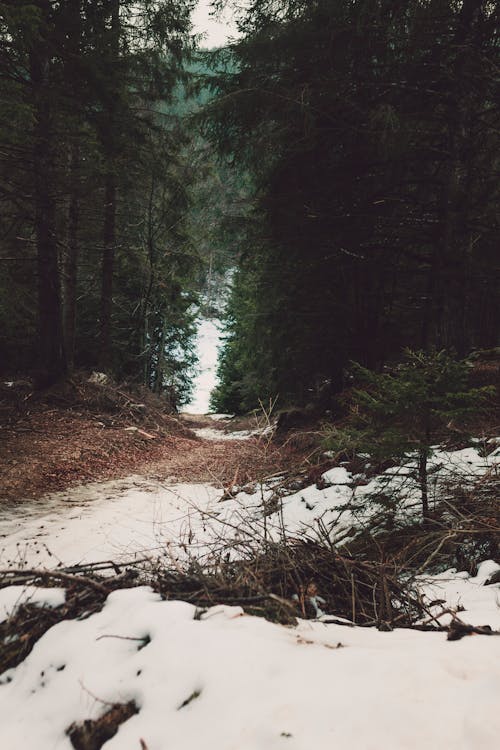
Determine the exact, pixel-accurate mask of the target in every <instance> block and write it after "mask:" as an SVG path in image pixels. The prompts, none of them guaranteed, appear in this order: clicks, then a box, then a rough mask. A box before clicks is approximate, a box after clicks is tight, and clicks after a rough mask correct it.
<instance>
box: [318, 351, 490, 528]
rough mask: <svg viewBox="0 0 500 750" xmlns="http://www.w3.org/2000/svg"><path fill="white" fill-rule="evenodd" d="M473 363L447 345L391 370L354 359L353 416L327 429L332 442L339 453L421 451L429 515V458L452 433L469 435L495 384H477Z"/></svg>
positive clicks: (392, 455)
mask: <svg viewBox="0 0 500 750" xmlns="http://www.w3.org/2000/svg"><path fill="white" fill-rule="evenodd" d="M470 366H471V365H470V363H469V362H467V361H466V360H463V361H458V360H456V359H455V358H454V357H452V356H450V355H449V354H448V353H447V352H445V351H431V352H423V351H417V352H413V351H410V350H406V352H405V353H404V357H403V360H402V362H401V363H400V364H398V365H397V366H396V367H394V368H393V369H392V370H391V371H387V372H382V373H376V372H373V371H371V370H368V369H367V368H366V367H361V366H360V365H358V364H352V365H351V368H350V369H351V373H352V377H353V378H354V379H355V383H356V387H354V388H351V389H349V390H348V391H347V392H346V395H345V399H346V401H348V404H349V416H348V418H347V419H345V420H344V425H343V427H340V428H339V427H337V426H331V427H329V428H327V429H326V433H325V434H326V437H325V445H326V447H327V448H328V449H329V450H334V451H335V452H337V453H339V454H342V453H346V452H347V453H353V454H356V453H360V452H368V453H369V455H370V456H372V457H373V458H375V459H378V460H382V461H386V460H388V459H389V460H392V461H400V460H401V459H402V458H403V457H404V456H405V455H406V456H407V457H408V456H410V455H412V454H413V455H416V456H417V457H418V463H417V465H418V468H417V472H418V478H419V486H420V494H421V498H422V510H423V515H424V517H427V516H428V515H429V501H428V468H427V464H428V459H429V457H430V456H431V455H432V446H433V445H435V444H436V443H438V442H439V441H441V440H444V439H446V438H449V437H450V435H451V436H453V437H454V438H455V439H457V437H458V436H461V437H462V438H463V437H465V433H466V430H465V428H466V424H467V417H470V416H471V415H476V416H477V414H478V413H479V412H480V411H481V409H484V408H485V405H486V402H487V399H488V397H490V396H492V395H493V392H494V390H495V389H494V388H489V387H482V388H471V387H470V386H469V371H470Z"/></svg>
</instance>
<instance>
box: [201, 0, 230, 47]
mask: <svg viewBox="0 0 500 750" xmlns="http://www.w3.org/2000/svg"><path fill="white" fill-rule="evenodd" d="M193 25H194V30H195V32H196V33H197V34H205V35H206V36H205V39H204V40H203V41H202V43H201V44H202V47H220V46H222V45H223V44H225V42H226V41H227V39H228V37H229V36H235V34H236V29H235V26H234V23H232V20H231V13H229V12H228V13H226V14H225V16H224V18H223V19H222V20H221V21H216V20H214V18H213V17H211V16H210V0H200V2H199V3H198V7H197V8H196V10H195V11H194V13H193Z"/></svg>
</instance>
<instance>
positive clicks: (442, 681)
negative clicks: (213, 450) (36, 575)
mask: <svg viewBox="0 0 500 750" xmlns="http://www.w3.org/2000/svg"><path fill="white" fill-rule="evenodd" d="M499 460H500V450H498V449H497V450H495V451H494V452H493V453H492V454H490V455H489V456H488V457H487V458H484V457H483V456H482V455H481V446H480V445H479V444H478V445H476V446H475V447H473V448H467V449H464V450H460V451H454V452H444V451H442V450H440V449H436V450H435V451H434V453H433V457H432V459H431V461H430V469H431V482H430V486H431V499H432V498H433V497H437V496H442V495H443V493H446V490H447V481H448V479H449V478H450V477H453V478H454V479H455V480H456V479H457V478H458V479H459V480H460V481H461V482H462V483H466V482H468V481H470V479H471V477H472V478H474V477H476V478H477V477H480V476H482V475H485V474H488V473H493V472H497V471H498V462H499ZM415 468H416V464H415V459H414V457H411V456H409V457H408V460H407V461H406V462H405V463H404V464H403V465H402V466H400V467H393V468H391V469H388V470H387V471H386V472H384V473H383V474H381V475H380V476H377V477H374V478H373V479H370V480H368V479H366V478H364V477H363V476H362V475H358V476H356V475H352V474H351V473H350V472H349V471H347V469H346V468H345V467H343V466H340V467H335V468H333V469H330V470H329V471H327V472H325V474H324V475H323V477H322V480H323V481H322V482H321V483H320V486H321V487H323V488H322V489H319V488H318V487H317V486H316V485H312V486H309V487H306V488H304V489H302V490H300V491H298V492H294V493H292V494H288V495H287V494H286V491H284V490H282V489H281V482H280V479H279V478H275V479H274V481H272V482H268V483H267V484H265V485H264V486H259V485H256V486H255V487H253V488H249V490H248V491H246V492H245V491H240V492H238V494H237V495H236V496H235V497H231V498H227V499H225V500H224V501H223V502H222V501H221V500H222V495H223V491H222V488H221V487H214V486H209V485H203V484H175V483H168V482H163V483H160V482H158V481H157V480H153V479H146V478H144V477H129V478H127V479H125V480H120V481H113V482H106V483H96V484H91V485H87V486H85V487H80V488H76V489H72V490H69V491H67V492H62V493H56V494H54V495H52V496H50V497H47V498H45V499H44V501H43V502H40V501H38V502H37V503H34V502H33V503H24V504H23V505H22V506H19V505H18V506H16V507H12V508H11V509H8V508H7V509H6V510H5V511H4V513H3V518H2V520H1V521H0V538H1V539H2V541H1V542H0V566H1V567H4V568H5V567H8V566H13V567H16V568H17V567H23V566H26V567H29V568H30V567H34V566H36V567H46V568H49V569H50V568H53V567H57V566H59V565H61V564H62V565H65V566H70V565H72V564H75V563H82V562H97V561H101V560H110V559H112V560H114V561H116V562H118V563H119V562H125V561H132V560H135V561H137V560H138V559H141V558H142V557H144V556H147V557H155V556H162V555H163V556H166V557H167V558H168V562H172V561H175V560H181V561H186V560H187V559H189V558H190V557H195V558H198V559H200V560H201V561H203V560H204V559H206V558H207V557H210V558H211V559H212V560H213V559H214V555H215V556H216V555H217V554H224V555H226V553H227V549H228V547H227V545H228V544H230V545H231V547H230V548H231V550H232V553H231V554H233V555H237V554H238V549H239V547H238V545H239V544H242V545H245V544H247V542H248V539H251V540H253V542H254V543H255V544H259V543H262V542H263V540H264V539H268V538H269V537H270V536H272V537H275V538H281V537H282V536H283V535H285V536H295V535H297V534H300V533H303V534H308V535H313V534H318V535H321V534H322V533H323V534H324V533H325V530H326V533H327V534H328V535H329V538H330V539H334V540H335V539H338V538H340V537H341V536H342V534H344V535H345V534H349V533H350V532H351V530H352V529H354V530H356V529H357V530H359V529H360V528H361V527H362V526H363V524H365V523H367V522H368V521H369V520H371V521H373V519H374V518H376V517H377V513H379V512H380V506H379V505H377V502H375V501H373V495H377V494H379V495H380V494H384V493H386V494H391V493H394V492H396V493H397V494H398V496H399V498H400V500H399V502H398V504H397V507H396V508H395V509H394V513H395V518H396V520H397V519H399V520H400V521H401V522H403V521H404V522H407V521H408V520H412V519H414V518H418V517H419V513H420V506H419V498H418V486H417V480H416V476H415ZM272 498H278V500H279V505H280V508H279V511H278V512H276V513H274V514H272V515H270V516H268V515H265V514H264V512H263V510H264V505H265V503H266V502H267V501H270V500H271V499H272ZM21 510H22V515H21V513H20V511H21ZM498 570H500V565H498V564H497V563H496V562H494V561H492V560H489V561H485V562H483V563H482V564H481V565H480V566H479V569H478V572H477V575H476V576H470V575H468V574H467V573H465V572H460V571H456V570H448V571H445V572H443V573H440V574H438V575H432V576H430V575H421V576H419V578H418V581H417V585H418V588H419V590H420V592H421V594H422V596H423V597H424V601H425V602H426V604H427V606H428V608H429V609H430V611H431V612H432V613H433V614H434V615H435V616H436V617H439V619H440V621H441V622H442V623H443V624H446V623H447V622H448V621H449V620H450V618H451V615H450V614H446V613H445V614H441V613H442V611H443V606H444V608H445V609H449V610H452V611H456V610H457V609H460V611H459V612H458V616H459V617H460V618H461V619H462V620H463V621H464V622H465V623H468V624H471V625H490V626H491V627H492V628H494V629H500V584H489V585H485V584H487V582H488V581H489V579H490V578H491V576H492V575H493V574H495V573H496V572H497V571H498ZM321 593H322V592H321V591H320V592H319V596H318V597H317V602H318V603H319V604H322V600H321V596H320V595H321ZM438 600H439V601H441V602H444V605H443V604H433V602H436V601H438ZM24 601H30V602H32V603H34V604H37V606H50V607H57V606H60V605H61V604H63V603H64V590H63V589H61V588H58V589H45V588H43V589H42V588H36V587H33V586H29V587H21V586H10V587H6V588H4V589H1V590H0V621H1V620H2V619H4V620H5V618H8V617H10V616H11V615H12V614H13V613H14V612H15V610H16V608H17V607H18V606H19V604H20V603H21V602H24ZM320 614H321V611H320V610H319V611H318V615H320ZM330 614H331V615H335V614H336V613H335V612H332V613H330ZM322 619H323V620H325V619H326V620H327V619H328V618H321V617H319V619H317V620H314V621H311V620H309V621H299V624H298V626H297V627H285V626H282V625H276V624H272V623H269V622H267V621H265V620H264V619H260V618H255V617H251V616H248V615H245V614H244V613H243V611H242V610H241V609H240V608H238V607H228V606H222V605H221V606H217V607H213V608H211V609H209V610H208V611H205V612H201V611H197V610H196V608H195V607H194V606H192V605H190V604H187V603H185V602H181V601H163V600H162V599H161V597H160V596H159V595H158V594H156V593H154V592H153V591H152V590H151V589H150V588H148V587H144V586H142V587H138V588H133V589H123V590H118V591H115V592H113V593H112V594H110V595H109V597H108V599H107V602H106V604H105V606H104V608H103V610H102V611H101V612H98V613H95V614H92V615H91V616H89V617H86V618H83V619H80V620H63V621H61V622H59V623H58V624H57V625H55V626H53V627H52V628H50V629H49V630H48V631H47V632H46V633H45V634H44V635H43V636H42V637H41V638H40V639H39V640H38V642H37V643H36V644H35V646H34V648H33V650H32V651H31V653H30V654H29V655H28V656H27V657H26V658H25V660H24V661H23V662H22V663H21V664H19V665H18V666H17V667H15V668H12V669H9V670H7V671H6V672H4V673H3V674H1V675H0V747H2V748H3V747H5V748H9V749H11V750H71V747H72V746H71V743H70V740H69V738H68V737H67V735H66V730H67V729H68V727H69V726H70V725H71V724H72V723H73V722H78V721H84V720H85V719H95V718H97V717H99V716H100V715H102V714H104V713H105V712H106V710H107V709H108V708H109V706H110V704H113V703H116V702H119V703H126V702H129V701H132V700H133V701H135V703H136V705H137V707H138V709H139V713H138V714H136V715H134V716H132V718H130V719H129V720H127V721H126V722H125V723H124V724H122V726H121V727H120V729H119V731H118V733H117V734H116V735H115V736H114V737H113V738H112V739H110V740H108V741H107V742H106V743H105V745H104V748H105V750H130V748H137V750H139V749H140V748H141V747H143V748H144V747H145V748H147V750H170V749H171V748H175V750H199V748H200V747H203V748H204V750H236V749H237V750H280V748H288V749H290V750H331V748H335V747H349V748H350V750H380V749H381V748H384V750H422V748H439V749H440V750H494V748H496V747H498V737H499V736H500V713H499V712H498V706H499V705H500V658H499V657H500V638H498V637H486V636H479V635H478V636H474V637H470V636H467V637H465V638H463V639H462V640H460V641H456V642H448V641H447V640H446V634H445V633H428V632H418V631H413V630H403V629H399V630H395V631H393V632H388V633H386V632H379V631H377V630H376V629H374V628H361V627H349V626H347V625H346V626H341V625H339V624H331V623H328V622H327V621H326V622H324V621H322ZM0 672H1V668H0ZM27 717H29V720H27ZM141 741H142V743H141Z"/></svg>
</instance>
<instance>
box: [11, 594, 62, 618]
mask: <svg viewBox="0 0 500 750" xmlns="http://www.w3.org/2000/svg"><path fill="white" fill-rule="evenodd" d="M65 600H66V592H65V591H64V589H55V588H54V589H49V588H38V587H36V586H7V587H6V588H3V589H0V623H1V622H5V620H8V619H9V617H12V615H14V614H15V613H16V610H17V609H18V607H20V606H21V605H23V604H34V605H36V606H37V607H60V606H61V604H64V602H65Z"/></svg>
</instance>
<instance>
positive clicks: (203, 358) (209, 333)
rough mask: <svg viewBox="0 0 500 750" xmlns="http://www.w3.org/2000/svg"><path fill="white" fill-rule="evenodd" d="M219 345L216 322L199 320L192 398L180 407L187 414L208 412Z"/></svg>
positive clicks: (215, 375) (214, 381)
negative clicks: (196, 371)
mask: <svg viewBox="0 0 500 750" xmlns="http://www.w3.org/2000/svg"><path fill="white" fill-rule="evenodd" d="M219 345H220V332H219V330H218V328H217V326H216V324H215V323H214V322H213V321H212V320H201V321H200V323H199V325H198V333H197V338H196V349H197V353H198V358H199V370H198V374H197V375H196V377H195V379H194V383H193V398H192V400H191V402H190V403H189V404H186V406H184V407H183V409H182V410H183V411H184V412H187V413H188V414H206V413H207V412H208V409H209V403H210V394H211V392H212V391H213V389H214V388H215V386H216V384H217V359H218V349H219Z"/></svg>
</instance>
